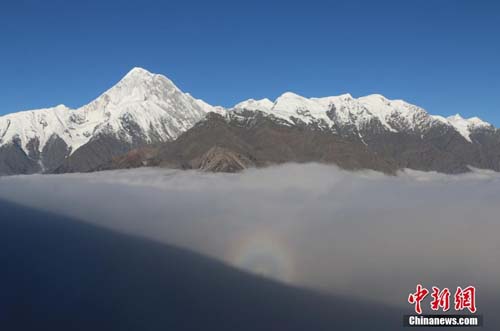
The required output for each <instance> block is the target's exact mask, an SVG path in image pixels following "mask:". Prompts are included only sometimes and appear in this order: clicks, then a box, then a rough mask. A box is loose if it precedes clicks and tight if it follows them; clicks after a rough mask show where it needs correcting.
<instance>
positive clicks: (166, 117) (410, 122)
mask: <svg viewBox="0 0 500 331" xmlns="http://www.w3.org/2000/svg"><path fill="white" fill-rule="evenodd" d="M209 113H216V114H218V115H221V116H222V118H224V119H225V120H226V121H227V122H228V123H229V124H231V123H233V124H234V123H239V124H238V125H240V126H241V125H250V124H251V125H254V124H255V123H257V122H256V121H254V120H253V119H255V118H256V117H263V118H266V120H267V121H270V122H273V123H275V124H277V125H280V126H283V127H289V128H293V127H300V128H302V129H304V128H305V129H308V130H309V131H311V130H312V131H317V130H319V131H322V132H327V133H328V134H330V135H333V136H334V137H336V138H335V139H343V140H348V141H354V142H356V143H361V144H362V145H363V148H365V149H368V150H369V151H370V152H373V153H377V154H378V155H380V154H383V153H389V154H388V155H387V158H389V157H390V158H398V157H399V156H398V155H396V154H397V153H402V152H401V151H405V152H404V155H405V157H408V155H411V154H412V151H413V152H415V151H416V149H417V147H416V146H418V148H420V149H421V150H423V151H427V152H428V151H430V150H432V151H433V153H434V152H436V151H441V152H443V150H442V148H444V147H442V146H446V148H448V149H450V148H453V151H451V152H452V153H457V151H460V152H459V154H461V156H460V158H462V159H463V160H462V161H460V162H462V163H463V164H465V165H474V166H481V167H486V168H491V169H497V168H500V166H499V165H498V164H497V158H500V151H498V150H497V147H498V145H499V144H500V138H499V137H498V136H499V133H498V130H496V129H495V128H494V127H493V126H492V125H490V124H489V123H486V122H484V121H482V120H481V119H479V118H477V117H473V118H470V119H464V118H462V117H460V115H455V116H451V117H448V118H444V117H442V116H438V115H430V114H429V113H427V112H426V111H425V110H424V109H422V108H420V107H418V106H415V105H412V104H409V103H407V102H405V101H403V100H389V99H387V98H385V97H384V96H382V95H378V94H374V95H368V96H364V97H360V98H354V97H352V96H351V95H350V94H343V95H339V96H331V97H324V98H305V97H302V96H300V95H297V94H295V93H292V92H286V93H284V94H282V95H281V96H279V97H278V98H277V99H276V100H274V101H271V100H269V99H262V100H253V99H250V100H246V101H243V102H241V103H238V104H237V105H235V106H234V107H232V108H230V109H225V108H223V107H214V106H212V105H210V104H208V103H206V102H204V101H203V100H200V99H196V98H194V97H193V96H191V95H190V94H189V93H184V92H182V91H181V90H180V89H179V88H178V87H177V86H175V84H174V83H173V82H172V81H170V80H169V79H168V78H167V77H165V76H162V75H157V74H153V73H150V72H148V71H147V70H144V69H141V68H134V69H132V70H131V71H130V72H129V73H128V74H127V75H125V77H123V78H122V79H121V80H120V81H119V82H118V83H117V84H116V85H115V86H113V87H112V88H110V89H109V90H107V91H106V92H104V93H103V94H102V95H100V96H99V97H98V98H97V99H95V100H94V101H92V102H90V103H89V104H87V105H84V106H82V107H80V108H78V109H69V108H68V107H66V106H64V105H59V106H56V107H53V108H47V109H38V110H31V111H23V112H19V113H13V114H9V115H5V116H1V117H0V174H17V173H33V172H54V171H56V172H68V171H91V170H95V169H98V168H99V167H100V166H101V165H103V164H105V163H107V162H110V161H111V160H112V158H113V157H116V156H119V155H122V154H124V153H127V152H128V151H129V150H130V149H133V148H139V147H142V146H145V145H151V144H159V143H166V142H171V141H174V140H176V139H177V138H178V137H179V136H181V135H183V134H184V133H185V132H186V131H191V130H197V128H196V126H195V125H196V124H197V123H199V122H201V121H203V119H204V118H205V117H206V115H207V114H209ZM252 123H253V124H252ZM228 139H229V138H228ZM269 143H270V144H272V143H273V142H272V141H270V142H269ZM208 144H209V145H210V144H211V142H210V141H208ZM405 144H406V145H405ZM450 146H452V147H450ZM457 146H458V147H457ZM211 147H216V146H211ZM424 147H425V148H424ZM325 148H327V147H325ZM356 148H357V147H356ZM356 148H355V149H356ZM221 150H223V149H221V148H215V149H212V151H221ZM388 151H389V152H388ZM444 152H450V151H448V150H444ZM444 152H443V153H444ZM451 152H450V153H451ZM212 154H214V153H213V152H212ZM212 154H211V155H212ZM230 154H231V151H230V150H225V154H224V155H226V156H227V155H230ZM393 154H394V155H393ZM438 154H439V153H438V152H436V155H438ZM231 155H232V154H231ZM443 155H444V154H443ZM497 156H498V157H497ZM247 157H248V159H249V160H251V159H252V157H251V155H247ZM436 157H437V156H436ZM421 158H422V157H421ZM478 158H479V159H481V161H480V162H475V161H474V160H475V159H478ZM212 159H220V157H218V156H214V155H212ZM313 161H314V160H313ZM398 162H399V161H398ZM429 162H431V163H432V162H434V161H429ZM450 162H451V161H450ZM400 163H401V166H408V167H414V168H419V165H418V164H419V162H418V158H417V157H416V156H415V157H412V158H411V159H405V160H404V161H401V162H400ZM414 163H415V164H417V165H413V164H414ZM450 167H451V168H453V170H452V171H461V170H463V169H464V165H460V166H459V167H458V168H456V169H458V170H456V169H455V168H454V166H450V165H446V167H445V168H446V169H448V168H450ZM423 168H425V169H427V168H428V169H437V170H439V169H440V168H439V167H434V166H426V167H423ZM460 169H461V170H460Z"/></svg>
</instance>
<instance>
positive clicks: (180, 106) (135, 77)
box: [0, 68, 221, 152]
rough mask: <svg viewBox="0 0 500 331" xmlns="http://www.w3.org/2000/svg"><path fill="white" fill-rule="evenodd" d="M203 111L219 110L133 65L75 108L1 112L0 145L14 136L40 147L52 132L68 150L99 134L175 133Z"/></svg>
mask: <svg viewBox="0 0 500 331" xmlns="http://www.w3.org/2000/svg"><path fill="white" fill-rule="evenodd" d="M208 111H217V112H221V110H220V109H219V108H215V107H212V106H210V105H208V104H206V103H204V102H203V101H202V100H197V99H194V98H193V97H191V95H189V94H187V93H183V92H182V91H181V90H180V89H179V88H178V87H176V86H175V85H174V83H172V81H170V80H169V79H168V78H166V77H165V76H162V75H156V74H152V73H150V72H148V71H147V70H144V69H141V68H134V69H132V70H131V71H130V72H129V73H128V74H127V75H126V76H125V77H124V78H123V79H122V80H120V81H119V82H118V83H117V84H116V85H115V86H113V87H112V88H110V89H109V90H108V91H106V92H105V93H103V94H102V95H101V96H99V97H98V98H97V99H95V100H94V101H92V102H91V103H89V104H88V105H85V106H83V107H81V108H78V109H74V110H72V109H69V108H67V107H65V106H63V105H60V106H57V107H54V108H48V109H39V110H32V111H24V112H19V113H13V114H9V115H6V116H2V117H0V146H2V145H5V144H9V143H11V142H12V141H13V140H14V139H16V140H18V141H19V143H20V145H21V147H22V148H23V149H24V150H25V152H27V145H28V144H29V143H30V141H32V140H33V139H38V141H39V146H38V149H39V151H42V150H43V147H44V146H45V144H46V143H47V141H48V140H49V138H50V137H51V136H52V135H54V134H55V135H57V136H59V137H60V138H62V139H63V140H64V142H65V143H66V144H67V145H68V147H69V148H70V149H71V151H72V152H74V151H76V150H77V149H78V148H79V147H81V146H82V145H84V144H86V143H87V142H89V140H90V139H91V138H92V137H96V136H98V135H99V134H101V133H106V134H112V135H115V136H116V137H118V138H120V139H123V140H126V141H131V140H132V139H134V138H137V137H134V135H137V134H139V135H140V136H141V138H142V139H144V140H145V141H149V142H151V141H154V140H160V141H167V140H172V139H175V138H177V136H179V135H180V134H181V133H182V132H184V131H186V130H188V129H189V128H191V127H192V126H193V125H194V124H195V123H196V122H198V121H199V120H200V119H202V118H203V117H204V116H205V114H206V113H207V112H208Z"/></svg>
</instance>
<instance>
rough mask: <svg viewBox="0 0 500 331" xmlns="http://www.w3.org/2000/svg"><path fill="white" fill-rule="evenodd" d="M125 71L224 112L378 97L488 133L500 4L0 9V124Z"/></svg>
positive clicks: (499, 76)
mask: <svg viewBox="0 0 500 331" xmlns="http://www.w3.org/2000/svg"><path fill="white" fill-rule="evenodd" d="M135 66H140V67H144V68H146V69H148V70H150V71H153V72H156V73H162V74H164V75H166V76H168V77H169V78H171V79H172V80H173V81H174V82H175V83H176V84H177V85H178V86H179V87H180V88H182V89H183V90H184V91H186V92H190V93H192V94H193V95H194V96H196V97H198V98H202V99H205V100H206V101H207V102H209V103H212V104H222V105H224V106H230V105H233V104H235V103H236V102H239V101H241V100H243V99H247V98H262V97H269V98H271V99H274V98H276V97H277V96H279V95H280V94H281V93H283V92H285V91H293V92H296V93H299V94H301V95H304V96H309V97H311V96H327V95H337V94H342V93H347V92H349V93H351V94H352V95H353V96H361V95H366V94H370V93H381V94H384V95H386V96H387V97H389V98H397V99H405V100H407V101H409V102H412V103H415V104H417V105H420V106H422V107H424V108H426V109H427V110H428V111H429V112H431V113H435V114H442V115H451V114H455V113H461V114H462V115H464V116H466V117H469V116H475V115H477V116H480V117H482V118H483V119H485V120H487V121H490V122H492V123H494V124H495V125H496V126H500V2H499V1H472V0H464V1H462V0H449V1H448V0H440V1H431V0H420V1H410V0H408V1H383V0H379V1H353V0H350V1H314V0H309V1H279V0H277V1H272V3H271V1H260V0H255V1H217V0H213V1H189V0H184V1H152V0H142V1H135V0H133V1H126V2H125V1H117V0H113V1H94V0H90V1H68V0H66V1H42V0H40V1H23V0H18V1H10V2H5V1H4V2H2V4H0V77H1V78H0V114H2V113H9V112H14V111H19V110H25V109H33V108H41V107H47V106H53V105H56V104H60V103H64V104H66V105H68V106H71V107H78V106H81V105H83V104H85V103H87V102H89V101H91V100H92V99H94V98H95V97H97V96H98V95H99V94H100V93H102V92H104V91H105V90H106V89H107V88H109V87H111V86H112V85H113V84H115V83H116V82H117V81H118V80H119V79H120V78H121V77H122V76H123V75H124V74H125V73H126V72H128V71H129V70H130V69H131V68H132V67H135Z"/></svg>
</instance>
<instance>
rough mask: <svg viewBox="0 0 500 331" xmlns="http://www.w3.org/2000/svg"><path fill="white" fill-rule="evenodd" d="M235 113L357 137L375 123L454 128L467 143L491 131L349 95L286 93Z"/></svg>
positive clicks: (472, 122)
mask: <svg viewBox="0 0 500 331" xmlns="http://www.w3.org/2000/svg"><path fill="white" fill-rule="evenodd" d="M234 110H235V111H238V110H251V111H257V110H258V111H261V112H262V113H265V114H267V115H269V116H273V117H276V118H280V119H282V120H284V121H285V122H286V123H288V124H289V125H295V124H296V123H297V121H300V122H302V123H305V124H312V123H316V124H320V125H323V127H325V128H329V129H332V130H333V131H335V130H336V128H346V127H351V128H355V130H356V133H359V134H360V135H362V134H363V131H366V130H367V129H370V127H371V126H373V125H374V123H378V124H380V125H381V126H382V128H383V129H385V130H387V131H390V132H418V133H425V132H426V131H428V130H429V129H430V128H431V127H433V126H436V125H447V126H450V127H453V128H454V129H455V130H456V131H457V132H458V133H460V134H461V135H462V136H463V137H464V138H465V139H466V140H467V141H469V142H471V139H470V135H471V132H472V131H474V130H475V129H480V128H493V127H492V125H491V124H489V123H487V122H484V121H482V120H481V119H479V118H477V117H473V118H470V119H464V118H462V117H461V116H460V115H458V114H457V115H455V116H451V117H448V118H444V117H442V116H437V115H430V114H428V113H427V112H426V111H425V110H424V109H422V108H420V107H418V106H415V105H412V104H410V103H407V102H405V101H403V100H389V99H387V98H385V97H384V96H383V95H380V94H372V95H368V96H364V97H360V98H353V97H352V96H351V95H350V94H343V95H339V96H331V97H324V98H305V97H302V96H300V95H297V94H295V93H292V92H286V93H284V94H282V95H281V96H280V97H278V98H277V99H276V101H274V102H272V101H271V100H269V99H262V100H254V99H249V100H246V101H243V102H240V103H238V104H237V105H236V106H234Z"/></svg>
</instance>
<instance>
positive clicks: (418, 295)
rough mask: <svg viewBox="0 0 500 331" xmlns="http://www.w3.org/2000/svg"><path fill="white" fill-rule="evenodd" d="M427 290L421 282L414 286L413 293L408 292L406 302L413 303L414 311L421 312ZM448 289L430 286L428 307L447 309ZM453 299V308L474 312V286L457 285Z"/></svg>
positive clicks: (448, 303) (448, 301) (448, 307)
mask: <svg viewBox="0 0 500 331" xmlns="http://www.w3.org/2000/svg"><path fill="white" fill-rule="evenodd" d="M429 293H430V292H429V290H428V289H426V288H425V287H423V286H422V285H421V284H418V285H417V287H416V291H415V292H414V293H410V295H409V296H408V303H410V304H412V305H415V312H416V313H417V314H419V315H420V314H422V301H423V300H424V299H425V297H426V296H427V295H428V294H429ZM450 296H451V293H450V290H449V289H448V288H446V287H445V288H444V289H442V290H440V289H439V287H436V286H433V287H432V294H431V297H432V301H431V303H430V307H431V309H432V310H435V311H436V310H439V309H442V310H443V312H445V311H448V310H449V309H450ZM454 299H455V302H454V303H455V305H454V308H455V310H457V311H459V310H464V309H469V311H470V312H471V313H475V312H476V310H477V309H476V288H475V287H474V286H468V287H466V288H464V289H462V288H461V287H460V286H458V287H457V290H456V292H455V295H454Z"/></svg>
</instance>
